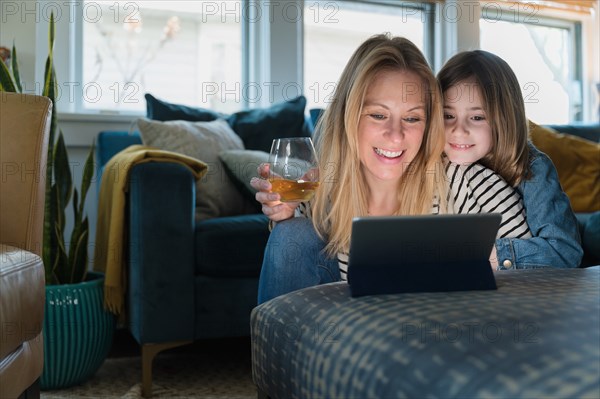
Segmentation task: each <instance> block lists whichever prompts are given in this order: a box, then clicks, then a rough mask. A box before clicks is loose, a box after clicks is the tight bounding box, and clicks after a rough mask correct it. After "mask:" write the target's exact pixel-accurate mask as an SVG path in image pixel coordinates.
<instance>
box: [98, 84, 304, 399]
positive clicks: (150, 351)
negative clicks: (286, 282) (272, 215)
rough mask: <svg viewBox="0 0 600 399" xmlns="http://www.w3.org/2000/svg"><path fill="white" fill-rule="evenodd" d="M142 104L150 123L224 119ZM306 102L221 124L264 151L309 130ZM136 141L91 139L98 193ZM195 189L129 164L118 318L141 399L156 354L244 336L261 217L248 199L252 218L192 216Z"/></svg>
mask: <svg viewBox="0 0 600 399" xmlns="http://www.w3.org/2000/svg"><path fill="white" fill-rule="evenodd" d="M146 99H147V104H148V108H149V109H148V114H147V116H148V117H149V118H152V119H154V120H158V121H169V120H173V119H177V120H188V121H210V120H213V119H215V118H217V117H218V118H227V116H226V115H222V114H217V113H214V112H213V111H210V110H206V109H200V108H191V107H186V106H181V105H175V104H169V103H166V102H163V101H161V100H158V99H156V98H154V97H152V96H149V95H147V96H146ZM305 104H306V100H305V99H304V98H303V97H298V98H296V99H292V100H289V101H286V102H283V103H279V104H275V105H273V106H271V107H270V108H265V109H259V110H254V111H252V110H251V111H240V112H238V113H235V114H232V115H230V116H229V117H228V119H227V121H228V123H229V124H230V125H231V127H232V129H234V131H235V132H236V133H237V134H238V135H239V136H240V137H241V138H242V140H243V141H244V145H245V148H246V149H248V150H262V151H268V148H267V147H266V146H269V147H270V144H271V141H272V138H273V137H271V136H273V135H275V134H277V135H280V136H281V137H286V136H285V134H292V135H294V136H299V135H310V134H311V133H312V129H313V125H312V121H311V119H310V117H308V116H306V115H305ZM150 108H152V109H150ZM278 137H279V136H278ZM135 144H142V138H141V136H140V133H139V132H137V131H135V132H131V133H130V132H125V131H102V132H100V133H99V134H98V137H97V141H96V161H97V168H98V172H97V176H98V179H97V183H98V192H100V184H101V178H102V172H103V170H104V167H105V165H106V164H107V162H108V161H109V160H110V159H111V158H112V157H113V156H114V155H115V154H117V153H118V152H120V151H121V150H123V149H125V148H127V147H129V146H131V145H135ZM195 183H196V182H195V180H194V178H193V175H192V173H191V171H190V170H189V169H187V168H186V167H184V166H182V165H180V164H176V163H170V162H149V163H143V164H138V165H134V166H133V167H132V168H131V170H130V173H129V186H128V189H127V191H128V196H127V205H126V206H127V209H126V225H127V226H128V231H127V232H126V241H127V250H126V257H127V258H126V264H127V270H126V275H127V279H126V280H127V287H126V303H125V314H126V326H127V328H128V329H129V331H130V332H131V334H132V336H133V337H134V338H135V340H136V341H137V342H138V343H139V344H140V346H141V354H142V379H143V381H142V390H143V394H144V396H145V397H148V396H150V395H151V386H152V374H151V371H152V362H153V359H154V357H155V355H156V354H157V353H159V352H160V351H162V350H165V349H169V348H173V347H176V346H181V345H185V344H188V343H191V342H193V341H194V340H198V339H209V338H224V337H241V336H249V335H250V312H251V311H252V309H253V308H254V307H255V306H256V300H257V294H258V278H259V275H260V268H261V265H262V261H263V252H264V248H265V245H266V243H267V239H268V237H269V229H268V219H267V218H266V217H265V216H264V215H263V214H262V213H259V212H260V207H259V206H258V203H256V205H257V206H256V213H255V214H243V215H236V216H224V217H216V218H212V219H204V220H198V219H197V218H196V214H195V204H196V201H195V198H196V196H197V195H202V193H201V192H196V184H195ZM252 202H253V200H252Z"/></svg>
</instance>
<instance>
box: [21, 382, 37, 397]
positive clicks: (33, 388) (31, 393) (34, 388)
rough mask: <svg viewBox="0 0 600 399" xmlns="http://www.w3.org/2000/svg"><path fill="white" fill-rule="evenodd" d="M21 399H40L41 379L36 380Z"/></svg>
mask: <svg viewBox="0 0 600 399" xmlns="http://www.w3.org/2000/svg"><path fill="white" fill-rule="evenodd" d="M19 399H40V379H39V378H38V379H37V380H35V382H34V383H33V384H31V385H30V386H29V388H27V389H26V390H25V392H23V393H22V394H21V395H19Z"/></svg>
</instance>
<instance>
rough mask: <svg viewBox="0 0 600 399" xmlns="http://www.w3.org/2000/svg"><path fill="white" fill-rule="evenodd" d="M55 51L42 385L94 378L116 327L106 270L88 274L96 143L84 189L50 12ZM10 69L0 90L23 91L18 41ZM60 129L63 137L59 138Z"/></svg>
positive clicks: (46, 91) (0, 66)
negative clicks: (61, 107) (61, 116)
mask: <svg viewBox="0 0 600 399" xmlns="http://www.w3.org/2000/svg"><path fill="white" fill-rule="evenodd" d="M48 44H49V51H48V58H47V60H46V67H45V72H44V86H43V90H42V93H41V95H43V96H46V97H48V98H50V100H51V101H52V105H53V108H52V116H51V118H52V119H51V125H50V138H49V145H48V163H47V165H46V166H47V167H46V197H45V198H46V202H45V209H44V235H43V236H44V240H43V250H42V258H43V261H44V268H45V274H46V306H45V316H44V329H43V332H44V371H43V374H42V377H41V381H40V385H41V388H42V389H57V388H62V387H67V386H72V385H75V384H78V383H81V382H83V381H85V380H86V379H88V378H90V377H91V376H92V375H93V374H94V373H95V372H96V371H97V370H98V368H99V367H100V366H101V365H102V362H103V361H104V359H105V357H106V355H107V354H108V351H109V350H110V346H111V344H112V335H113V331H114V326H115V320H114V316H113V315H112V313H110V312H108V311H107V310H105V309H104V307H103V299H104V296H103V282H104V276H103V275H102V274H101V273H94V272H88V239H89V224H88V218H87V216H84V209H83V208H84V203H85V198H86V195H87V192H88V189H89V187H90V183H91V180H92V177H93V174H94V148H93V146H92V148H91V150H90V152H89V154H88V156H87V159H86V161H85V165H84V168H83V176H82V180H81V186H80V190H79V191H78V190H77V189H76V188H74V187H73V177H72V175H71V168H70V165H69V158H68V154H67V149H66V146H65V142H64V138H63V135H62V132H61V131H60V129H58V127H57V122H56V114H57V112H56V101H55V97H56V92H57V81H56V74H55V70H54V64H53V47H54V14H52V15H51V16H50V26H49V42H48ZM10 64H11V66H10V68H9V67H8V66H7V65H6V64H5V62H4V61H0V91H11V92H19V93H20V92H22V87H21V83H20V75H19V67H18V60H17V51H16V48H15V46H14V44H13V48H12V54H11V56H10ZM57 131H58V136H57ZM70 202H71V203H72V208H73V228H72V231H71V234H70V236H69V240H68V241H67V240H66V235H65V233H66V231H65V227H66V217H65V210H66V208H67V206H68V205H69V203H70Z"/></svg>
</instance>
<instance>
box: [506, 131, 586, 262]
mask: <svg viewBox="0 0 600 399" xmlns="http://www.w3.org/2000/svg"><path fill="white" fill-rule="evenodd" d="M529 150H530V161H529V166H530V170H531V178H530V179H528V180H523V181H522V182H521V183H520V184H519V185H518V186H517V187H516V189H517V191H518V192H519V193H520V194H521V197H522V198H523V206H524V207H525V212H526V215H527V224H529V228H530V229H531V234H532V235H533V238H528V239H516V238H500V239H498V240H496V253H497V255H498V268H499V269H502V270H505V269H512V268H517V269H530V268H542V267H559V268H566V267H578V266H579V264H580V263H581V258H582V257H583V249H582V248H581V239H580V237H579V230H578V229H577V219H576V218H575V215H574V214H573V210H572V209H571V203H570V202H569V199H568V197H567V195H566V194H565V193H564V191H563V190H562V188H561V186H560V183H559V182H558V174H557V173H556V169H555V168H554V164H552V161H551V160H550V158H548V156H547V155H546V154H544V153H543V152H541V151H539V150H538V149H537V148H535V147H534V146H533V144H531V143H530V144H529Z"/></svg>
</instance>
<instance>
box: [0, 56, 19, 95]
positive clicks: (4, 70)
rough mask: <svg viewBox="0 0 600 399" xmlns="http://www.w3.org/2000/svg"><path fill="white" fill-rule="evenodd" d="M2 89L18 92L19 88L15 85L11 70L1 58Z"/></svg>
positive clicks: (0, 76) (0, 80) (0, 86)
mask: <svg viewBox="0 0 600 399" xmlns="http://www.w3.org/2000/svg"><path fill="white" fill-rule="evenodd" d="M0 91H7V92H10V93H16V92H17V88H16V87H15V82H14V81H13V78H12V76H11V75H10V71H9V70H8V67H7V66H6V64H5V63H4V61H2V60H0Z"/></svg>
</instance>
